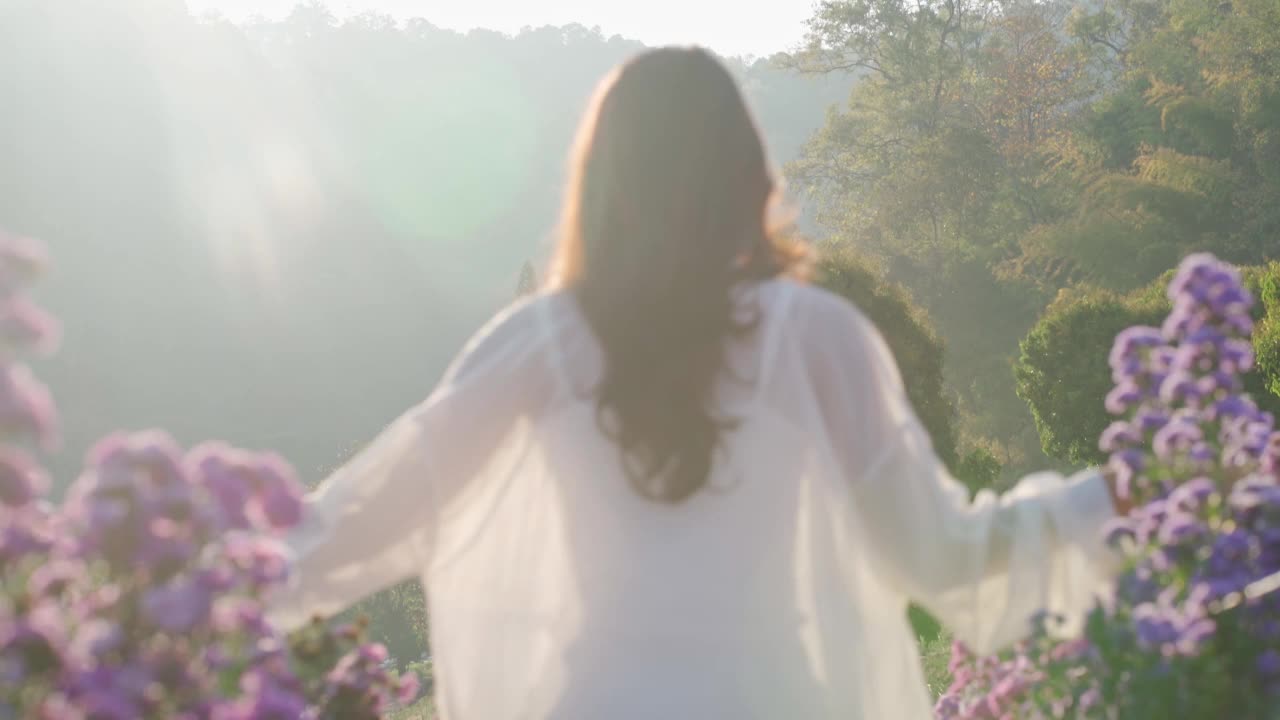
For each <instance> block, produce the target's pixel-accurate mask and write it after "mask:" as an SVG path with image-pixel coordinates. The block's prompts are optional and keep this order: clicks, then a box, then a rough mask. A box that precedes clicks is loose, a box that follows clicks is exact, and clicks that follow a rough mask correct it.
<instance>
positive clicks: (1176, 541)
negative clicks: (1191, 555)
mask: <svg viewBox="0 0 1280 720" xmlns="http://www.w3.org/2000/svg"><path fill="white" fill-rule="evenodd" d="M1208 530H1209V529H1208V528H1207V527H1205V526H1204V524H1203V523H1201V522H1200V519H1199V518H1197V517H1196V516H1195V515H1192V514H1190V513H1184V512H1178V513H1173V514H1171V515H1169V516H1168V517H1166V518H1165V520H1164V522H1163V523H1161V525H1160V532H1159V538H1160V542H1161V543H1163V544H1165V545H1170V546H1176V545H1184V544H1186V543H1189V542H1193V541H1195V540H1198V539H1200V538H1201V537H1203V536H1204V535H1205V534H1207V533H1208Z"/></svg>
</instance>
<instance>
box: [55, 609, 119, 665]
mask: <svg viewBox="0 0 1280 720" xmlns="http://www.w3.org/2000/svg"><path fill="white" fill-rule="evenodd" d="M123 644H124V632H123V631H122V630H121V629H120V626H119V625H118V624H116V623H114V622H111V621H110V620H106V619H103V618H93V619H90V620H87V621H85V622H84V623H82V624H81V625H80V626H79V627H77V628H76V631H75V634H74V635H73V636H72V639H71V643H70V644H69V645H68V648H67V651H68V654H69V655H70V656H71V657H73V658H74V659H75V660H76V661H77V662H78V663H79V664H80V665H82V666H87V667H92V666H94V665H97V664H98V662H99V659H100V658H101V657H102V656H103V655H105V654H107V653H111V652H115V651H116V650H118V649H119V648H120V647H121V646H122V645H123Z"/></svg>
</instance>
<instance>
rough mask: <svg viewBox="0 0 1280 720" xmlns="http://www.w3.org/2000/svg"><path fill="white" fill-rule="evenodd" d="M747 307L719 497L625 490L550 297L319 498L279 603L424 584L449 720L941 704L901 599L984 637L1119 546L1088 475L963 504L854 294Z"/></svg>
mask: <svg viewBox="0 0 1280 720" xmlns="http://www.w3.org/2000/svg"><path fill="white" fill-rule="evenodd" d="M740 302H741V303H743V304H744V306H752V305H754V306H756V307H758V308H759V310H760V311H761V323H760V325H759V326H758V327H757V329H756V330H755V331H754V332H753V333H752V334H751V335H750V336H749V337H747V338H744V339H742V340H739V341H734V342H733V344H732V345H731V348H730V351H729V353H728V355H727V357H728V358H729V361H730V363H731V364H732V366H733V368H734V369H735V371H736V373H737V375H738V376H739V377H740V378H746V379H747V381H746V382H741V381H738V382H731V381H725V382H724V383H723V384H722V387H721V388H720V389H719V396H720V398H721V402H722V404H723V406H724V407H725V409H726V410H728V414H729V415H731V416H733V417H737V418H740V419H741V420H742V421H743V422H742V424H741V425H740V426H739V427H738V429H736V430H735V431H733V432H732V433H731V434H729V435H728V437H727V438H726V442H725V444H724V448H725V450H724V451H723V452H721V453H720V455H719V456H718V458H717V464H716V467H715V469H714V470H713V472H712V475H711V477H710V480H709V486H710V487H709V488H708V489H705V490H703V491H701V492H699V493H698V494H697V495H695V496H694V497H692V498H691V499H689V500H687V501H686V502H684V503H682V504H679V505H676V506H670V505H664V504H659V503H654V502H652V501H649V500H646V499H644V498H642V497H641V496H640V495H638V494H637V493H636V492H635V491H634V490H633V489H632V487H631V485H630V483H629V482H628V481H627V479H626V476H625V474H624V473H623V471H622V469H621V466H620V460H619V454H618V451H617V449H616V448H615V447H614V446H613V445H612V444H611V443H610V442H609V441H608V440H607V439H606V438H605V437H604V436H603V435H602V434H601V433H600V431H599V430H598V429H597V425H596V410H595V403H594V399H593V398H592V397H591V392H590V391H591V388H592V387H593V386H594V383H595V381H596V379H598V377H599V373H600V368H601V354H600V350H599V347H598V345H597V344H596V341H595V339H594V336H593V334H592V332H591V330H590V328H589V327H588V326H587V324H586V323H585V321H584V320H583V318H582V316H581V315H580V313H579V310H578V308H577V305H576V301H575V300H574V299H573V298H572V296H570V295H569V294H567V293H565V292H554V293H547V294H543V295H539V296H536V297H534V298H532V299H530V300H527V301H524V302H522V303H519V304H517V305H515V306H513V307H512V308H509V309H508V310H506V311H504V312H503V313H501V314H500V315H498V316H497V317H496V318H495V319H494V320H492V321H491V322H490V323H489V324H488V325H487V326H486V327H485V328H484V329H483V330H482V331H481V332H480V333H479V334H478V335H477V336H476V338H475V339H473V340H472V341H471V343H469V344H468V346H467V347H466V349H465V350H464V352H463V353H462V355H461V356H460V357H459V359H458V360H457V361H456V362H455V363H454V365H453V366H452V367H451V369H450V370H449V371H448V373H447V374H446V376H445V378H444V379H443V381H442V382H441V384H440V386H439V387H438V389H437V390H436V391H435V392H434V393H433V394H432V395H431V396H430V397H429V398H428V399H427V400H426V401H425V402H423V403H422V404H421V405H418V406H417V407H415V408H413V409H412V410H410V411H409V412H408V413H407V414H406V415H405V416H403V417H402V418H401V419H399V420H398V421H396V422H395V423H393V424H392V425H391V426H390V427H389V428H388V429H387V430H386V431H385V432H384V433H383V434H382V435H381V436H380V437H379V438H378V439H377V440H375V441H374V442H373V443H372V444H371V445H370V446H369V447H368V448H366V449H365V450H364V451H362V452H361V453H360V454H359V455H358V456H357V457H356V458H355V459H354V460H352V461H351V462H350V463H349V464H348V465H346V466H345V467H343V468H342V469H341V470H339V471H338V472H337V473H335V474H334V475H333V476H332V477H330V478H329V479H328V480H327V481H325V482H324V484H323V485H322V486H321V487H320V488H319V489H318V490H317V491H315V492H314V493H313V494H312V495H311V496H310V497H309V498H308V499H307V504H306V520H305V521H304V524H303V526H302V527H300V528H299V529H298V530H297V531H296V532H295V533H294V534H293V535H291V536H290V539H289V543H290V545H291V546H292V548H293V549H294V550H295V551H296V553H297V555H298V558H299V564H298V566H297V574H296V577H295V581H294V584H293V586H292V588H291V589H290V590H289V591H288V592H287V594H286V596H285V597H281V598H280V599H279V603H278V605H277V606H276V607H275V609H274V611H273V616H274V617H275V619H277V620H278V621H280V622H283V623H285V624H286V625H295V624H298V623H301V622H302V621H304V620H305V619H306V618H307V617H308V615H309V614H310V613H313V612H324V613H329V612H334V611H337V610H340V609H341V608H343V607H345V606H347V605H349V604H350V603H352V602H354V601H356V600H358V599H360V598H361V597H363V596H365V595H367V594H369V593H372V592H375V591H377V590H380V589H382V588H385V587H387V586H389V585H391V584H393V583H395V582H398V581H400V580H404V579H406V578H410V577H413V576H418V577H420V578H421V579H422V581H423V584H424V587H425V588H426V590H427V600H428V612H429V614H430V618H431V623H430V626H431V638H430V640H431V647H432V652H433V656H434V658H435V668H434V671H435V687H436V692H437V702H438V707H439V709H440V712H441V715H442V717H443V718H445V720H514V719H517V718H519V719H529V720H533V719H537V718H556V719H564V720H587V719H591V720H598V719H601V718H609V719H611V720H630V719H632V718H634V719H635V720H640V719H642V718H643V719H644V720H653V719H654V718H664V719H665V718H699V719H703V720H707V719H713V718H733V719H735V720H740V719H743V718H814V719H822V718H841V719H842V720H851V719H859V718H862V719H869V718H888V719H891V720H899V719H906V720H924V719H925V718H929V717H930V716H931V711H930V702H929V698H928V696H927V690H926V688H925V684H924V681H923V677H922V673H921V669H920V661H919V657H918V654H917V651H916V646H915V643H914V640H913V636H912V632H911V629H910V625H909V623H908V621H907V616H906V607H907V603H908V601H909V600H915V601H917V602H918V603H920V604H921V605H923V606H925V607H926V608H928V609H929V610H930V611H931V612H932V613H933V614H934V615H935V616H936V617H938V618H939V619H940V620H941V621H942V622H943V623H945V624H946V625H947V626H948V627H949V628H950V629H951V630H952V631H953V632H955V633H956V635H957V636H958V637H959V638H960V639H962V640H965V641H967V642H969V643H970V644H971V645H972V646H974V647H975V648H976V649H977V650H979V651H987V650H992V649H996V648H999V647H1000V646H1002V645H1005V644H1007V643H1010V642H1012V641H1014V640H1016V639H1017V638H1019V637H1021V636H1023V635H1024V634H1025V633H1026V631H1027V630H1028V629H1029V618H1030V617H1031V616H1032V614H1033V613H1034V612H1035V611H1036V610H1037V609H1038V608H1046V609H1048V610H1051V611H1059V612H1063V613H1067V614H1079V613H1081V612H1082V611H1083V610H1085V609H1086V608H1087V607H1088V605H1089V604H1090V602H1091V600H1092V598H1093V597H1094V594H1095V592H1096V591H1098V590H1099V589H1100V588H1101V586H1102V585H1103V583H1104V582H1105V581H1106V580H1107V578H1108V576H1109V573H1110V567H1111V564H1112V558H1111V557H1110V555H1109V554H1108V553H1107V551H1106V550H1105V548H1104V546H1103V544H1102V542H1101V538H1100V529H1101V526H1102V524H1103V522H1104V521H1105V520H1106V519H1107V518H1109V517H1111V516H1112V514H1113V509H1112V506H1111V502H1110V498H1109V495H1108V493H1107V490H1106V487H1105V485H1104V483H1103V482H1102V480H1101V479H1100V477H1099V476H1098V475H1097V474H1096V473H1092V472H1090V473H1081V474H1079V475H1077V476H1076V477H1073V478H1070V479H1064V478H1062V477H1061V476H1058V475H1055V474H1038V475H1033V476H1030V477H1027V478H1026V479H1024V480H1023V481H1022V482H1020V483H1019V484H1018V485H1017V486H1016V487H1015V488H1014V489H1013V490H1011V491H1010V492H1008V493H1006V494H1005V495H1003V496H1001V497H997V496H996V495H994V494H992V493H990V492H983V493H980V494H979V495H978V496H977V497H976V498H975V499H973V500H972V501H970V500H969V498H968V493H967V491H966V490H965V489H964V487H963V486H961V485H960V484H959V483H957V482H956V481H955V480H954V479H952V477H951V476H950V475H949V474H948V473H947V471H946V469H945V468H944V467H943V465H942V464H941V463H940V462H939V461H938V459H937V458H936V457H935V455H934V453H933V451H932V449H931V447H930V443H929V439H928V436H927V435H926V433H925V432H924V430H923V429H922V427H921V425H920V423H919V421H918V420H917V419H916V416H915V414H914V412H913V411H912V409H911V406H910V404H909V402H908V400H907V397H906V395H905V392H904V388H903V384H902V379H901V378H900V376H899V373H898V369H897V366H896V365H895V363H894V361H893V358H892V357H891V355H890V353H889V351H888V348H887V346H886V345H885V342H884V340H883V338H882V337H881V335H880V334H879V333H878V332H877V331H876V329H875V328H874V327H873V326H872V324H871V323H870V322H869V321H868V320H867V319H866V318H865V317H864V316H863V315H862V314H861V313H860V312H859V311H858V310H857V309H855V308H854V307H853V306H851V305H850V304H848V303H847V302H846V301H844V300H843V299H841V298H839V297H837V296H835V295H832V294H830V293H827V292H826V291H823V290H820V289H817V288H812V287H808V286H804V285H800V284H797V283H795V282H792V281H789V280H773V281H769V282H765V283H762V284H760V285H758V286H754V287H752V288H751V289H748V290H745V291H744V292H742V293H741V297H740ZM908 380H909V379H908Z"/></svg>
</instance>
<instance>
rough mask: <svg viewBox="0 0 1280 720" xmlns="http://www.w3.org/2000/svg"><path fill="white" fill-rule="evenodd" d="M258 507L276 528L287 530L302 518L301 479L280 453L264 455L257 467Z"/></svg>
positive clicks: (265, 519)
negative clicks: (278, 454)
mask: <svg viewBox="0 0 1280 720" xmlns="http://www.w3.org/2000/svg"><path fill="white" fill-rule="evenodd" d="M255 477H256V478H257V483H256V485H257V490H258V511H259V512H260V513H261V515H262V519H263V520H264V524H265V526H266V527H269V528H271V529H273V530H287V529H288V528H291V527H294V526H295V525H297V524H298V523H299V522H300V521H301V520H302V494H303V489H302V483H300V482H298V478H297V476H296V475H295V474H294V472H293V468H291V467H289V464H288V463H286V462H285V461H284V460H283V459H281V458H280V457H279V456H277V455H274V454H268V455H263V456H261V457H260V458H258V463H257V466H256V467H255Z"/></svg>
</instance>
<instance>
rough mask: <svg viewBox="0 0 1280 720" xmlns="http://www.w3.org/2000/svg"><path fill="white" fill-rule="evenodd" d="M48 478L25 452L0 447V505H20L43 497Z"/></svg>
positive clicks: (47, 485)
mask: <svg viewBox="0 0 1280 720" xmlns="http://www.w3.org/2000/svg"><path fill="white" fill-rule="evenodd" d="M48 489H49V480H48V478H46V477H45V475H44V473H42V472H41V471H40V468H38V467H37V466H36V464H35V463H34V462H32V461H31V458H30V457H28V456H27V455H26V454H25V453H22V452H20V451H18V450H15V449H12V448H0V505H8V506H9V507H21V506H23V505H26V504H27V503H29V502H31V501H32V500H35V499H36V498H38V497H43V496H44V494H45V492H47V491H48Z"/></svg>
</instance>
